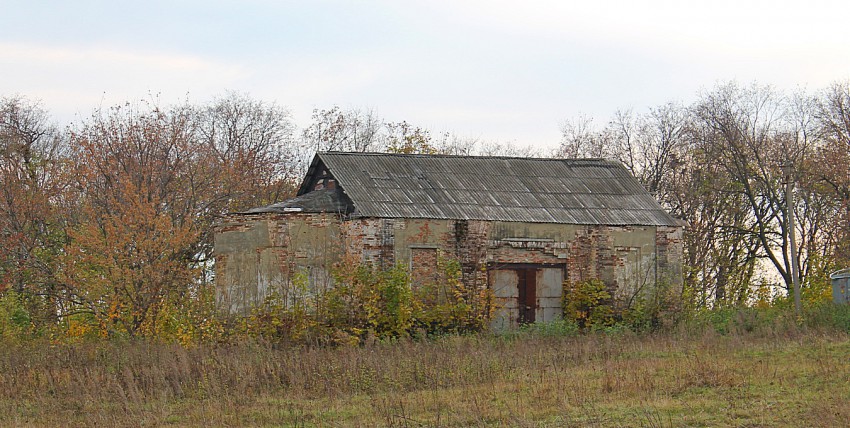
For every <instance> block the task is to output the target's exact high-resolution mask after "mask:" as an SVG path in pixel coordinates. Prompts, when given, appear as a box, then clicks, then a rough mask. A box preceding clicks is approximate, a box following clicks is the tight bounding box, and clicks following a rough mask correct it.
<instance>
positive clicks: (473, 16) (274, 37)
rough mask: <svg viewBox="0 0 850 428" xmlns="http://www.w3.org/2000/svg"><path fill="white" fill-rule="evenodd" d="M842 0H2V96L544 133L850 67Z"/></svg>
mask: <svg viewBox="0 0 850 428" xmlns="http://www.w3.org/2000/svg"><path fill="white" fill-rule="evenodd" d="M848 18H850V2H846V1H817V0H809V1H805V2H804V1H794V2H790V1H747V0H735V1H725V0H711V1H515V2H509V1H494V0H490V1H461V0H455V1H433V0H432V1H298V2H296V1H272V0H266V1H263V0H243V1H238V2H237V1H216V0H204V1H195V0H191V1H189V0H186V1H182V0H168V1H159V0H149V1H133V2H129V1H126V2H125V1H119V0H106V1H93V0H77V1H48V0H20V1H15V0H0V96H4V95H5V96H8V95H14V94H20V95H25V96H28V97H30V98H34V99H38V100H41V102H42V104H43V105H44V107H45V108H47V109H48V110H49V111H50V112H51V113H52V114H53V115H54V117H55V118H56V120H57V121H58V122H60V123H67V122H70V121H72V120H78V119H80V118H85V117H87V116H89V115H90V114H91V112H92V110H93V109H94V108H96V107H99V106H103V107H107V106H110V105H113V104H117V103H122V102H125V101H130V102H133V101H135V100H139V99H150V97H151V95H150V94H153V95H154V96H158V97H159V100H160V103H161V104H166V105H167V104H171V103H175V102H179V101H181V100H185V99H187V98H188V99H189V100H190V101H192V102H206V101H209V100H210V99H211V98H213V97H214V96H215V95H218V94H222V93H224V92H225V91H228V90H234V91H239V92H245V93H248V94H249V95H251V96H252V97H253V98H257V99H262V100H265V101H269V102H275V103H277V104H279V105H282V106H285V107H287V108H288V109H289V110H290V111H291V113H292V115H293V117H294V119H295V122H296V123H297V124H298V125H300V126H306V125H307V124H308V123H309V121H310V114H311V111H312V110H313V109H314V108H329V107H331V106H333V105H334V104H336V105H339V106H341V107H355V108H364V109H374V110H376V111H377V113H378V114H379V115H380V116H381V117H383V118H385V119H387V120H390V121H402V120H406V121H408V122H410V123H412V124H415V125H419V126H423V127H427V128H430V129H432V130H434V131H451V132H455V133H457V134H458V135H460V136H464V137H476V138H480V139H482V140H486V141H493V142H505V141H513V142H516V143H518V144H520V145H539V146H541V147H552V146H555V145H556V144H557V143H558V141H559V139H560V131H559V126H560V124H561V123H562V122H563V121H564V120H565V119H569V118H574V117H576V116H578V115H580V114H584V115H587V116H592V117H595V118H596V121H597V122H599V123H604V122H605V120H606V119H607V118H608V117H609V116H610V115H611V113H613V112H614V111H615V110H616V109H618V108H634V109H635V110H636V111H643V110H645V109H646V108H648V107H651V106H655V105H658V104H661V103H664V102H666V101H674V100H678V101H682V102H685V103H687V102H690V101H691V100H693V99H694V98H696V96H697V95H698V93H699V92H700V91H701V90H708V89H711V88H712V87H713V86H715V85H716V84H717V83H718V82H725V81H728V80H736V81H738V82H740V83H750V82H752V81H757V82H759V83H761V84H771V85H774V86H776V87H777V88H778V89H787V90H794V89H795V88H797V87H803V88H804V89H808V90H814V89H818V88H822V87H824V86H826V85H828V84H830V83H832V82H834V81H839V80H847V79H850V24H848Z"/></svg>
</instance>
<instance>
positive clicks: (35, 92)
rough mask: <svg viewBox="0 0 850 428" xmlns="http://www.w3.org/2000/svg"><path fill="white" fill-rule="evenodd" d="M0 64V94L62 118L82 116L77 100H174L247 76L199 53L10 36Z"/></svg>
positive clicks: (87, 103) (2, 45)
mask: <svg viewBox="0 0 850 428" xmlns="http://www.w3.org/2000/svg"><path fill="white" fill-rule="evenodd" d="M0 70H3V76H2V79H0V94H9V93H20V94H23V95H27V96H30V97H35V98H39V99H41V100H42V101H43V102H44V103H45V104H47V105H49V106H51V110H53V112H54V114H56V115H58V116H59V117H58V119H60V120H63V121H65V120H69V119H71V116H73V115H75V114H76V115H83V116H87V115H88V113H89V111H79V108H80V107H81V106H84V107H85V108H94V107H97V106H98V105H101V104H104V103H105V104H106V105H111V104H114V103H120V102H123V101H129V100H128V99H127V96H134V97H145V96H149V95H150V93H154V94H162V95H164V97H165V98H166V100H172V101H176V100H177V99H179V98H180V97H185V96H186V95H187V94H188V93H198V94H201V95H207V94H208V93H210V92H212V93H218V92H220V91H221V90H223V89H224V88H228V87H232V86H235V85H236V83H238V82H240V81H243V80H246V79H248V78H249V77H250V72H249V71H248V70H247V69H246V68H245V67H242V66H240V65H233V64H226V63H223V62H219V61H213V60H209V59H205V58H203V57H199V56H192V55H182V54H175V53H167V52H144V51H138V50H133V51H130V50H124V49H119V48H115V47H101V46H83V47H72V46H56V45H51V46H48V45H41V44H32V43H9V42H0Z"/></svg>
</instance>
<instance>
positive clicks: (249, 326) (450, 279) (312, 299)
mask: <svg viewBox="0 0 850 428" xmlns="http://www.w3.org/2000/svg"><path fill="white" fill-rule="evenodd" d="M438 264H439V270H440V275H438V277H439V278H440V281H437V282H431V283H426V284H422V285H419V286H413V285H412V282H411V278H410V273H409V271H408V270H407V269H406V268H405V267H404V266H401V265H396V266H393V267H391V268H389V269H383V270H382V269H376V268H374V267H372V266H368V265H364V264H360V263H357V262H355V261H353V260H344V261H342V262H340V263H338V264H336V266H335V267H334V269H333V277H334V285H333V287H330V288H328V289H326V290H321V291H317V292H309V291H308V290H307V289H308V284H307V282H306V278H305V277H304V276H303V275H296V276H295V277H294V278H293V280H292V282H291V284H290V285H289V287H290V288H291V289H294V291H295V295H297V298H295V299H291V298H286V297H285V294H283V293H274V294H272V295H270V296H268V297H267V298H266V301H265V302H264V304H263V305H261V306H259V307H257V308H255V309H254V310H253V312H252V313H251V315H250V316H248V317H247V318H245V319H243V320H241V321H239V322H238V323H237V324H238V328H236V330H235V334H237V335H238V334H244V335H248V336H253V337H263V338H265V339H267V340H273V341H282V342H290V343H319V344H336V345H341V344H344V345H351V344H358V343H362V342H364V341H369V340H373V339H374V340H384V339H392V338H400V337H411V336H422V335H435V334H445V333H462V332H475V331H481V330H482V329H484V327H485V326H486V322H487V320H488V319H489V312H488V311H489V307H490V306H491V304H490V301H489V299H488V293H487V291H486V290H479V289H477V288H475V287H469V286H467V285H465V284H464V283H463V282H462V281H461V271H460V264H459V263H458V262H457V261H455V260H452V259H448V258H442V257H441V258H440V261H439V263H438ZM290 291H292V290H290ZM286 295H290V296H291V295H292V293H291V292H290V293H286Z"/></svg>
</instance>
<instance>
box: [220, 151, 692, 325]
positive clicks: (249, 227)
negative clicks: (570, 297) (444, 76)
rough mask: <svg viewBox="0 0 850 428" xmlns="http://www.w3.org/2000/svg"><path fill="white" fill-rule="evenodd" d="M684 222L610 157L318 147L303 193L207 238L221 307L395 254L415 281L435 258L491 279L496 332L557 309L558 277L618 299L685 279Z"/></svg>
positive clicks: (383, 262)
mask: <svg viewBox="0 0 850 428" xmlns="http://www.w3.org/2000/svg"><path fill="white" fill-rule="evenodd" d="M681 239H682V228H681V226H679V224H678V222H677V221H676V220H675V219H673V218H671V217H670V216H669V215H668V214H667V212H666V211H664V210H663V209H662V208H661V207H660V206H659V205H658V203H657V202H656V201H655V200H654V199H653V198H652V196H651V195H649V194H648V193H647V192H646V191H645V190H644V189H643V188H642V187H641V186H640V184H639V183H638V182H637V181H636V180H635V179H634V178H633V177H632V176H631V175H630V174H629V173H628V172H627V171H626V170H625V168H624V167H623V166H622V165H621V164H619V163H617V162H612V161H606V160H594V159H591V160H587V159H581V160H556V159H525V158H504V157H463V156H428V155H390V154H363V153H320V154H318V155H316V157H315V158H314V160H313V163H312V165H311V167H310V170H309V171H308V173H307V176H306V177H305V179H304V181H303V183H302V186H301V188H300V190H299V193H298V196H297V197H296V198H294V199H290V200H288V201H284V202H282V203H279V204H275V205H270V206H267V207H261V208H256V209H252V210H249V211H247V212H244V213H237V214H232V215H230V216H229V217H228V219H227V221H226V222H224V223H223V224H222V225H221V226H220V228H219V230H218V232H217V234H216V240H215V251H216V274H217V275H216V286H217V295H218V299H219V302H220V303H221V304H222V305H223V306H224V307H226V308H227V309H228V310H229V311H231V312H236V313H244V312H246V311H247V310H249V309H250V308H251V307H252V306H253V305H256V304H258V303H260V302H261V301H262V300H263V299H264V297H265V296H266V295H267V294H268V293H270V292H271V291H277V292H279V293H282V294H283V295H285V296H291V297H292V298H298V296H297V293H296V292H295V291H293V289H292V284H293V279H294V278H296V277H299V278H301V279H302V280H301V282H302V283H304V282H306V283H308V284H309V288H310V290H309V291H308V292H315V291H317V290H321V289H322V288H324V287H331V286H333V284H332V279H331V269H332V266H333V264H334V263H335V262H337V261H339V260H341V259H342V257H350V258H353V259H355V260H357V261H359V262H362V263H369V264H372V265H373V266H376V267H388V266H393V265H394V264H397V263H401V264H403V265H405V266H407V267H408V268H409V269H410V272H411V277H412V281H413V286H416V284H417V283H419V282H428V281H433V280H436V276H435V275H436V274H437V272H438V267H437V263H438V260H439V259H440V258H441V257H451V258H455V259H457V260H458V261H459V262H460V265H461V267H462V271H463V281H464V283H465V284H467V285H468V286H469V287H487V288H489V289H490V290H491V292H492V295H493V297H494V299H495V302H496V307H497V309H496V313H495V316H494V318H493V322H492V325H493V327H494V328H503V327H508V326H513V325H516V324H518V323H523V322H535V321H550V320H554V319H557V318H559V317H560V316H561V299H562V290H563V283H564V281H566V280H569V281H581V280H585V279H590V278H599V279H601V280H602V281H604V282H605V284H606V285H608V287H609V289H610V290H611V291H612V292H613V295H614V296H615V297H616V301H618V302H620V303H623V304H625V302H628V301H629V300H631V299H632V298H633V297H634V296H636V295H638V294H639V293H642V292H645V291H647V290H650V289H652V287H653V286H655V285H656V284H659V283H661V282H664V283H666V284H670V285H673V286H676V285H680V284H681V281H682V272H681V266H682V241H681Z"/></svg>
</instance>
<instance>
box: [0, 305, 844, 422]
mask: <svg viewBox="0 0 850 428" xmlns="http://www.w3.org/2000/svg"><path fill="white" fill-rule="evenodd" d="M845 312H846V311H845ZM848 423H850V341H848V334H847V330H846V329H845V328H840V326H838V327H836V326H835V325H834V323H821V325H814V324H812V325H808V324H805V323H800V322H796V321H794V320H792V319H790V318H789V317H781V316H780V317H773V318H766V317H764V316H763V315H760V314H759V313H758V312H729V313H728V314H727V315H724V316H721V317H720V319H719V320H716V319H711V318H710V317H709V318H706V319H705V320H704V322H701V323H691V324H689V325H686V326H679V327H677V328H675V329H672V330H671V331H667V332H664V333H643V334H639V333H634V332H631V331H628V330H625V329H608V330H606V331H600V332H595V333H587V334H575V333H574V332H564V331H561V330H559V329H557V328H554V329H553V328H532V329H525V330H523V331H519V332H514V333H511V334H503V335H486V334H481V335H471V336H445V337H438V338H431V339H427V340H420V341H414V340H408V339H404V340H394V341H389V342H383V343H380V342H377V343H371V344H365V345H362V346H358V347H337V348H329V347H324V348H322V347H315V348H312V347H290V346H282V345H276V344H274V343H269V342H261V341H243V342H236V343H228V344H199V345H195V346H189V347H184V346H180V345H175V344H166V343H157V342H152V341H126V342H120V341H100V342H97V341H95V342H83V343H51V342H50V341H47V340H29V341H20V342H16V343H6V344H4V346H2V348H0V425H2V426H175V427H177V426H237V427H238V426H290V427H373V426H383V427H460V426H503V427H550V426H551V427H572V426H575V427H587V426H591V427H592V426H598V427H609V426H614V427H616V426H629V427H631V426H636V427H679V426H696V427H700V426H704V427H716V426H730V427H731V426H734V427H743V426H746V427H768V426H847V425H848Z"/></svg>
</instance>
